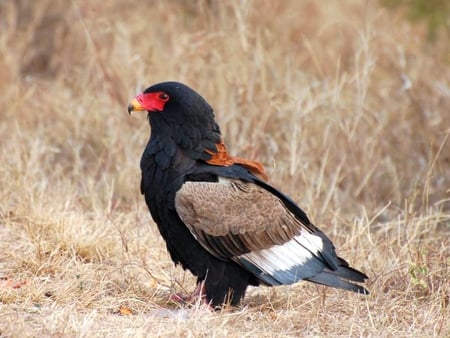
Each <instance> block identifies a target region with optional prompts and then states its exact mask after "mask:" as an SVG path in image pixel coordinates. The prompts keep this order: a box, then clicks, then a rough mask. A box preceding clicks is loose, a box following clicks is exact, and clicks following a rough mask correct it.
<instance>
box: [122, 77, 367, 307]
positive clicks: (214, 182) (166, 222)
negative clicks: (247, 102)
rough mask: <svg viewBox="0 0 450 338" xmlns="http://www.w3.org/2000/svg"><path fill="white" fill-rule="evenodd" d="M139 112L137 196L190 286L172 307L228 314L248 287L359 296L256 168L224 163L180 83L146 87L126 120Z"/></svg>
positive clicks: (315, 232) (214, 133) (195, 100)
mask: <svg viewBox="0 0 450 338" xmlns="http://www.w3.org/2000/svg"><path fill="white" fill-rule="evenodd" d="M132 111H147V112H148V121H149V123H150V128H151V135H150V140H149V142H148V144H147V146H146V147H145V150H144V152H143V155H142V158H141V162H140V168H141V173H142V178H141V185H140V188H141V192H142V194H143V195H144V196H145V202H146V204H147V206H148V208H149V211H150V213H151V216H152V218H153V220H154V221H155V223H156V224H157V227H158V229H159V232H160V234H161V236H162V237H163V239H164V240H165V243H166V246H167V251H168V252H169V254H170V257H171V259H172V260H173V262H174V263H175V265H177V264H181V266H182V267H183V269H185V270H186V269H187V270H189V271H190V272H191V273H192V274H193V275H194V276H196V277H197V287H196V289H195V291H194V292H193V293H192V294H191V295H190V296H189V297H185V298H182V297H181V296H180V299H183V300H188V299H190V300H192V299H201V301H202V302H204V303H205V304H209V305H210V306H212V307H213V308H221V307H222V306H223V305H224V304H230V305H232V306H237V305H238V304H239V303H240V302H241V300H242V299H243V298H244V295H245V292H246V290H247V288H248V286H249V285H251V286H258V285H266V286H276V285H288V284H293V283H295V282H298V281H301V280H304V281H309V282H313V283H317V284H322V285H326V286H330V287H334V288H339V289H344V290H349V291H353V292H356V293H360V294H368V291H367V290H366V289H365V288H364V287H363V286H361V285H360V284H358V283H363V282H365V280H366V279H367V278H368V277H367V276H366V275H365V274H364V273H362V272H360V271H358V270H356V269H354V268H352V267H350V266H349V264H348V263H347V262H346V261H345V260H344V259H343V258H341V257H339V256H338V255H337V254H336V250H335V247H334V245H333V243H332V242H331V240H330V239H329V238H328V237H327V236H326V235H325V234H324V233H323V232H322V231H321V230H319V229H318V228H317V227H316V226H315V225H314V224H313V223H311V221H310V220H309V218H308V217H307V215H306V213H305V212H304V211H303V210H302V209H301V208H300V207H299V206H298V205H297V204H296V203H295V202H294V201H293V200H292V199H291V198H289V197H288V196H287V195H285V194H284V193H283V192H281V191H280V190H278V189H276V188H275V187H273V186H272V185H270V184H269V183H268V181H267V176H266V173H265V171H264V167H263V166H262V165H261V164H260V163H259V162H255V161H250V160H247V159H244V158H240V157H235V156H231V155H230V154H229V153H228V151H227V147H226V145H225V143H224V140H223V137H222V134H221V131H220V127H219V125H218V124H217V122H216V120H215V115H214V112H213V109H212V108H211V106H210V105H209V104H208V102H207V101H206V100H205V99H204V98H203V97H202V96H201V95H200V94H198V93H197V92H196V91H195V90H193V89H192V88H190V87H188V86H187V85H185V84H182V83H179V82H162V83H157V84H154V85H152V86H150V87H148V88H147V89H146V90H144V92H142V93H141V94H139V95H137V96H136V97H135V98H134V99H132V100H131V101H130V103H129V105H128V112H129V113H131V112H132Z"/></svg>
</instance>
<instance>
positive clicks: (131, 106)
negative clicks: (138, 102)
mask: <svg viewBox="0 0 450 338" xmlns="http://www.w3.org/2000/svg"><path fill="white" fill-rule="evenodd" d="M133 109H134V107H133V105H132V104H129V105H128V114H129V115H131V112H132V111H133Z"/></svg>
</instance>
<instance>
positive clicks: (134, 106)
mask: <svg viewBox="0 0 450 338" xmlns="http://www.w3.org/2000/svg"><path fill="white" fill-rule="evenodd" d="M142 110H146V109H145V108H144V107H143V106H142V105H141V104H140V103H139V101H138V100H137V99H136V98H134V99H132V100H131V101H130V103H129V104H128V114H130V115H131V112H132V111H142Z"/></svg>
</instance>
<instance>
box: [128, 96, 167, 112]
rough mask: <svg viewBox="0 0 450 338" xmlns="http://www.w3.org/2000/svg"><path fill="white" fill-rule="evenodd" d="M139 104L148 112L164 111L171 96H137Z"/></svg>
mask: <svg viewBox="0 0 450 338" xmlns="http://www.w3.org/2000/svg"><path fill="white" fill-rule="evenodd" d="M136 100H137V101H138V102H139V104H140V105H141V106H142V107H143V108H145V110H148V111H163V110H164V105H165V104H166V103H167V101H169V95H167V94H166V93H164V92H156V93H142V94H139V95H138V96H136Z"/></svg>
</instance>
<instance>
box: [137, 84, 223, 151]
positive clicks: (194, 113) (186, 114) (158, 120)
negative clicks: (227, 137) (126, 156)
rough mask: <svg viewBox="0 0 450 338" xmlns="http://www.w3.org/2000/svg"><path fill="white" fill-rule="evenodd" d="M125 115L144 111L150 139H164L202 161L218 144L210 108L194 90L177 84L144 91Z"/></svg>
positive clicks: (158, 85)
mask: <svg viewBox="0 0 450 338" xmlns="http://www.w3.org/2000/svg"><path fill="white" fill-rule="evenodd" d="M128 111H129V112H130V113H131V111H148V117H149V121H150V125H151V129H152V137H165V138H167V137H168V138H170V139H172V140H174V141H175V143H176V144H177V145H178V146H179V147H180V148H182V149H183V150H185V151H187V152H189V153H193V152H195V153H200V154H202V156H201V157H202V158H203V157H205V158H209V157H211V156H210V155H207V154H206V155H205V153H204V151H205V149H207V150H210V151H214V152H215V151H217V150H216V144H218V143H220V141H221V135H220V129H219V126H218V125H217V123H216V122H215V120H214V113H213V110H212V108H211V106H210V105H209V104H208V102H206V100H205V99H204V98H203V97H201V96H200V95H199V94H198V93H197V92H196V91H195V90H193V89H192V88H190V87H188V86H186V85H184V84H182V83H179V82H161V83H157V84H155V85H153V86H151V87H148V88H147V89H146V90H144V92H143V93H142V94H139V95H138V96H136V98H134V99H133V100H132V101H131V102H130V104H129V105H128ZM193 157H194V156H193ZM195 157H198V155H196V156H195Z"/></svg>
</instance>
